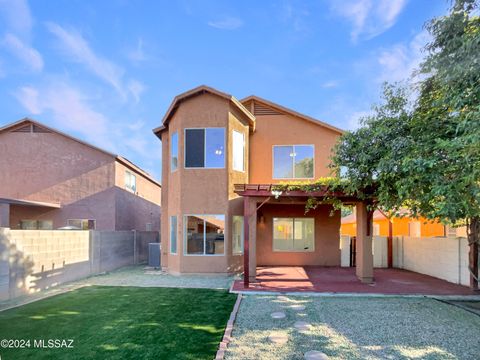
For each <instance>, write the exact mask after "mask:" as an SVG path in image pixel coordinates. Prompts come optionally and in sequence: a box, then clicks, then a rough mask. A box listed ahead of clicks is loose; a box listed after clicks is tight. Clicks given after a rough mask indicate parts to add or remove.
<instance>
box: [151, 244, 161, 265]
mask: <svg viewBox="0 0 480 360" xmlns="http://www.w3.org/2000/svg"><path fill="white" fill-rule="evenodd" d="M160 250H161V245H160V243H149V244H148V266H151V267H154V268H156V269H158V268H160Z"/></svg>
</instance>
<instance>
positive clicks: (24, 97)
mask: <svg viewBox="0 0 480 360" xmlns="http://www.w3.org/2000/svg"><path fill="white" fill-rule="evenodd" d="M15 97H16V98H17V100H18V101H19V102H20V104H22V106H23V107H24V108H25V109H26V110H27V111H28V112H29V113H31V114H33V115H38V114H40V113H41V112H42V108H41V106H40V104H39V103H38V90H37V89H36V88H34V87H31V86H24V87H22V88H20V89H19V90H18V91H17V92H16V94H15Z"/></svg>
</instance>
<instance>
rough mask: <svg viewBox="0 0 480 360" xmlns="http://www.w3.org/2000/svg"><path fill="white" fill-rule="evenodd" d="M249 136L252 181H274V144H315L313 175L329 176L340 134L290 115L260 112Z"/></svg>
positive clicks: (259, 182) (269, 182) (261, 182)
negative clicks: (333, 151) (262, 113)
mask: <svg viewBox="0 0 480 360" xmlns="http://www.w3.org/2000/svg"><path fill="white" fill-rule="evenodd" d="M256 118H257V122H256V130H255V132H254V133H253V134H252V136H251V138H250V183H253V184H271V183H277V182H281V181H287V180H274V179H273V145H310V144H313V145H315V159H314V162H315V166H314V177H315V178H319V177H325V176H330V169H328V164H329V162H330V160H329V158H330V155H331V149H332V148H333V146H334V145H335V142H336V140H337V138H338V137H339V134H338V133H336V132H334V131H333V130H330V129H327V128H325V127H323V126H319V125H316V124H313V123H311V122H309V121H306V120H302V119H299V118H296V117H293V116H291V115H258V116H256Z"/></svg>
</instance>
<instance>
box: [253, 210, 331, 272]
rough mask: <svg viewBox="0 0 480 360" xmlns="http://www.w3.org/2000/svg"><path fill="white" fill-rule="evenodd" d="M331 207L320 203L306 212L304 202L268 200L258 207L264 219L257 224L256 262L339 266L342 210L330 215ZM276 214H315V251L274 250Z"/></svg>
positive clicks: (295, 215) (271, 264) (298, 215)
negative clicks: (275, 202)
mask: <svg viewBox="0 0 480 360" xmlns="http://www.w3.org/2000/svg"><path fill="white" fill-rule="evenodd" d="M331 209H332V207H331V206H328V205H321V206H319V207H318V208H317V209H316V210H311V211H310V212H308V213H307V214H306V215H305V205H302V204H299V205H289V204H278V205H277V204H266V205H263V206H262V207H261V208H260V209H259V210H258V217H260V214H263V216H264V218H265V220H264V223H263V224H262V223H258V224H257V240H256V241H257V265H259V266H261V265H269V266H276V265H319V266H340V212H339V211H337V212H335V214H334V215H333V216H330V211H331ZM274 217H310V218H311V217H313V218H314V219H315V251H313V252H275V251H273V240H272V239H273V218H274Z"/></svg>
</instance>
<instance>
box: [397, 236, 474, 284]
mask: <svg viewBox="0 0 480 360" xmlns="http://www.w3.org/2000/svg"><path fill="white" fill-rule="evenodd" d="M468 250H469V249H468V242H467V239H466V238H464V237H422V238H418V237H408V236H401V237H395V238H393V266H394V267H396V268H400V269H406V270H410V271H415V272H418V273H421V274H425V275H430V276H434V277H436V278H439V279H443V280H447V281H449V282H452V283H456V284H462V285H469V281H470V275H469V271H468Z"/></svg>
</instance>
